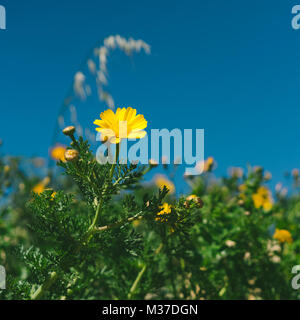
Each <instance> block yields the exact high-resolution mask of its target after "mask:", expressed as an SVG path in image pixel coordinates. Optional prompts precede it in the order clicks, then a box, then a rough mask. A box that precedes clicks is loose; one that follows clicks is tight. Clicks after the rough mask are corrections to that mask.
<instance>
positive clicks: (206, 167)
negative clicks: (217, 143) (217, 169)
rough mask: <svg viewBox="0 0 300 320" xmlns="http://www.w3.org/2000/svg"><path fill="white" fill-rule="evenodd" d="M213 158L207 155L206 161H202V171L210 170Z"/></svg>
mask: <svg viewBox="0 0 300 320" xmlns="http://www.w3.org/2000/svg"><path fill="white" fill-rule="evenodd" d="M214 162H215V160H214V158H213V157H209V158H207V159H206V161H205V162H204V171H211V170H212V168H213V165H214Z"/></svg>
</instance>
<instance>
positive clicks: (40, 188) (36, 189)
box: [32, 182, 45, 194]
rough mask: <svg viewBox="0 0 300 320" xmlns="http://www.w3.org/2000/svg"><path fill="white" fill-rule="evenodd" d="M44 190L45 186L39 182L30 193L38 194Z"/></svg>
mask: <svg viewBox="0 0 300 320" xmlns="http://www.w3.org/2000/svg"><path fill="white" fill-rule="evenodd" d="M44 190H45V186H44V185H43V184H42V183H41V182H40V183H38V184H37V185H35V186H34V188H33V189H32V191H33V192H34V193H36V194H40V193H42V192H43V191H44Z"/></svg>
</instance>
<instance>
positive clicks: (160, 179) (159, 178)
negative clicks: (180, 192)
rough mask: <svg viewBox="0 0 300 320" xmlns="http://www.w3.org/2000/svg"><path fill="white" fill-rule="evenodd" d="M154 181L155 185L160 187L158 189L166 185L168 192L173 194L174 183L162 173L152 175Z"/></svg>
mask: <svg viewBox="0 0 300 320" xmlns="http://www.w3.org/2000/svg"><path fill="white" fill-rule="evenodd" d="M154 182H155V184H156V185H157V187H158V188H160V189H163V187H164V186H166V187H167V188H168V190H169V193H170V194H173V193H174V192H175V186H174V183H173V182H172V181H170V180H169V179H168V178H167V177H166V176H165V175H163V174H157V175H156V176H155V177H154Z"/></svg>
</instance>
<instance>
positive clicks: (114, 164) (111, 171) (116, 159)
mask: <svg viewBox="0 0 300 320" xmlns="http://www.w3.org/2000/svg"><path fill="white" fill-rule="evenodd" d="M120 145H121V142H120V143H118V144H117V145H116V156H115V161H114V163H113V164H112V166H111V168H110V173H109V179H110V180H112V179H113V176H114V171H115V167H116V164H117V162H118V159H119V153H120Z"/></svg>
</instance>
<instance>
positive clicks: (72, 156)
mask: <svg viewBox="0 0 300 320" xmlns="http://www.w3.org/2000/svg"><path fill="white" fill-rule="evenodd" d="M78 157H79V152H78V151H77V150H76V149H68V150H66V152H65V159H66V161H70V162H72V161H76V160H77V159H78Z"/></svg>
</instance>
